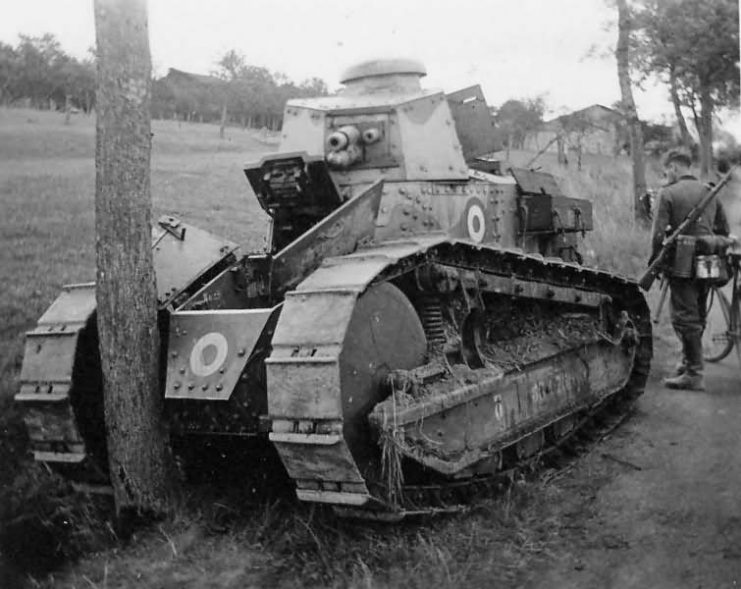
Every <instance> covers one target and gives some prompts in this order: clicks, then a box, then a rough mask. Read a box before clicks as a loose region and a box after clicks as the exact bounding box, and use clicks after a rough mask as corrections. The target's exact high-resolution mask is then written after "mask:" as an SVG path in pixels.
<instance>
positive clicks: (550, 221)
mask: <svg viewBox="0 0 741 589" xmlns="http://www.w3.org/2000/svg"><path fill="white" fill-rule="evenodd" d="M425 74H426V72H425V68H424V66H423V65H422V64H420V63H418V62H416V61H413V60H406V59H396V60H376V61H370V62H364V63H361V64H358V65H356V66H353V67H351V68H349V69H348V70H347V71H346V72H345V73H344V75H343V77H342V80H341V81H342V83H343V84H344V89H343V90H342V91H341V92H340V93H338V94H337V95H335V96H328V97H320V98H309V99H300V100H291V101H289V102H288V103H287V105H286V107H285V112H284V125H283V129H282V140H281V146H280V151H279V153H275V154H269V155H266V156H265V157H263V158H262V159H261V160H260V161H257V162H252V163H249V164H247V165H246V166H245V174H246V179H247V181H248V183H249V185H250V186H251V187H252V191H253V192H254V194H255V196H256V197H257V199H258V201H259V203H260V206H261V207H262V208H263V209H264V210H265V211H266V213H267V214H268V216H269V219H270V222H269V227H268V235H267V241H266V243H267V246H266V248H265V251H262V252H259V253H251V254H242V253H240V251H239V249H238V248H237V246H236V245H235V244H234V243H231V242H229V241H228V240H224V239H221V238H219V237H218V236H214V235H211V234H209V233H207V232H205V231H202V230H199V229H197V228H195V227H192V226H190V225H188V224H187V223H186V222H185V221H184V220H181V219H178V218H175V217H171V216H168V217H163V218H161V219H160V220H159V221H158V223H157V224H156V226H155V227H154V230H153V242H152V243H153V245H152V247H153V250H154V263H155V271H156V277H157V291H158V301H159V306H160V316H161V321H160V324H161V332H162V337H161V341H162V346H163V349H162V350H161V357H162V359H163V360H162V362H163V366H162V370H163V374H166V377H165V378H164V385H163V391H162V394H163V395H164V397H165V407H166V413H167V419H168V421H169V425H170V429H171V434H172V437H173V439H175V440H177V442H178V444H179V446H180V447H185V448H191V449H193V448H195V449H197V448H200V447H202V446H204V445H206V444H208V443H209V442H208V440H210V439H214V438H218V439H220V440H224V439H228V440H242V439H255V440H261V441H263V442H266V443H268V442H269V444H270V446H272V448H274V450H275V451H276V453H277V455H278V456H279V457H280V461H281V463H282V465H283V467H284V468H285V472H286V473H287V475H288V477H289V478H290V480H291V481H292V482H293V484H294V485H295V492H296V495H297V496H298V498H299V499H300V500H302V501H308V502H318V503H325V504H331V505H333V506H334V507H335V508H336V510H337V511H339V512H340V513H342V514H344V515H350V516H364V517H374V518H382V519H383V518H386V519H398V518H401V517H404V516H405V515H409V514H416V513H428V512H432V511H439V510H441V509H442V510H446V509H449V508H452V507H453V506H454V505H457V504H458V503H459V502H460V501H461V496H463V495H465V493H462V494H461V493H460V491H461V490H467V489H473V488H475V486H476V485H479V484H481V483H482V481H487V480H491V479H492V478H493V477H496V476H497V475H499V474H500V473H502V472H505V471H507V470H509V469H511V468H513V467H517V466H518V465H521V464H523V463H525V462H527V461H529V460H531V459H532V458H533V457H534V456H537V455H539V454H540V453H541V452H544V451H546V450H548V449H549V448H552V447H555V446H557V445H559V444H560V443H561V442H562V441H563V440H565V439H566V438H568V437H569V436H570V435H572V434H573V433H574V432H575V431H577V430H578V429H579V427H580V425H581V424H583V423H584V422H585V420H586V419H588V418H589V416H590V415H593V414H594V413H595V412H597V411H601V410H605V408H607V409H606V410H607V411H609V410H610V407H616V406H618V405H619V404H620V403H621V402H623V401H631V400H633V399H635V398H636V397H637V396H638V395H640V394H641V393H642V391H643V388H644V385H645V382H646V379H647V375H648V372H649V367H650V360H651V355H652V348H651V323H650V320H649V313H648V309H647V306H646V302H645V299H644V297H643V295H642V294H641V292H640V291H639V289H638V287H637V285H636V284H635V282H633V281H632V280H628V279H626V278H623V277H620V276H617V275H615V274H611V273H608V272H604V271H600V270H597V269H594V268H589V267H585V266H583V265H582V264H581V263H582V258H581V255H580V252H579V248H580V243H581V240H582V237H583V236H584V234H585V232H586V231H590V230H592V208H591V204H590V202H589V201H588V200H582V199H578V198H571V197H568V196H567V195H564V194H563V192H562V191H561V189H560V188H559V186H558V183H557V182H556V180H555V179H554V178H553V177H552V176H551V175H549V174H546V173H543V172H538V171H533V170H528V169H517V168H513V169H511V170H510V171H509V172H508V173H507V174H506V175H502V174H500V173H498V166H497V162H494V161H492V160H490V159H487V158H486V157H484V156H485V154H486V153H490V152H492V150H493V149H495V148H496V133H495V129H494V126H493V123H492V118H491V114H490V110H489V108H488V107H487V105H486V102H485V100H484V97H483V95H482V93H481V90H480V88H478V87H472V88H467V89H465V90H462V91H460V92H456V93H453V94H450V95H445V94H444V93H443V92H440V91H435V90H428V89H424V88H423V87H422V84H421V78H422V77H423V76H424V75H425ZM97 345H98V343H97V331H96V321H95V289H94V285H92V284H83V285H73V286H69V287H66V288H65V289H64V291H63V292H62V293H61V295H60V296H59V298H58V299H57V300H56V301H54V303H53V304H52V305H51V307H50V308H49V309H48V310H47V311H46V313H45V314H44V315H43V316H42V317H41V319H40V320H39V322H38V326H37V327H36V328H35V329H34V330H33V331H31V332H29V333H28V334H27V339H26V350H25V356H24V360H23V367H22V372H21V387H20V391H19V392H18V394H17V395H16V401H17V402H18V403H19V404H20V405H21V406H23V408H24V415H25V421H26V425H27V427H28V431H29V437H30V440H31V445H32V449H33V452H34V456H35V459H36V460H40V461H44V462H47V463H49V464H51V465H53V466H55V467H56V468H58V469H59V470H61V471H63V472H65V473H67V474H68V475H69V476H71V477H75V478H82V479H87V480H97V481H99V482H103V483H104V482H105V481H106V478H107V467H106V464H107V460H106V455H105V435H104V429H103V418H102V394H101V373H100V362H99V357H98V352H97ZM186 454H187V453H186ZM253 458H254V460H253ZM239 460H240V461H245V460H246V461H247V462H248V463H250V460H253V463H250V464H251V466H250V467H249V468H253V469H260V468H262V466H261V465H262V462H260V460H258V458H257V454H255V455H254V456H253V455H251V454H247V456H246V457H245V456H244V455H241V456H240V458H239ZM228 467H229V466H228V465H226V468H228ZM451 497H452V499H451ZM443 498H447V499H443Z"/></svg>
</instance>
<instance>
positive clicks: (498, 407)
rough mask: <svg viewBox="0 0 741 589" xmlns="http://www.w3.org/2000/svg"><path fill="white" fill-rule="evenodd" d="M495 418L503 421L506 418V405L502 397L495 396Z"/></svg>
mask: <svg viewBox="0 0 741 589" xmlns="http://www.w3.org/2000/svg"><path fill="white" fill-rule="evenodd" d="M494 417H496V418H497V419H499V420H501V419H502V418H503V417H504V404H503V403H502V396H501V395H495V396H494Z"/></svg>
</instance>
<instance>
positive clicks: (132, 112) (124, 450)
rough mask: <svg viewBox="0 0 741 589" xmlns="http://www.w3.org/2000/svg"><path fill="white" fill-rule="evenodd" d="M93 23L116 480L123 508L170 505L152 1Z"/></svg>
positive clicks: (101, 321)
mask: <svg viewBox="0 0 741 589" xmlns="http://www.w3.org/2000/svg"><path fill="white" fill-rule="evenodd" d="M95 29H96V36H97V50H98V74H97V75H98V80H97V82H98V84H97V88H98V89H97V103H96V106H97V125H96V150H95V170H96V178H95V220H96V221H95V230H96V256H97V303H98V330H99V332H100V354H101V360H102V368H103V386H104V400H105V420H106V432H107V442H108V456H109V464H110V473H111V482H112V485H113V490H114V497H115V500H116V508H117V511H118V512H119V514H120V513H121V512H122V511H129V510H136V511H138V512H152V511H153V512H163V511H166V510H167V506H168V498H169V496H170V489H171V486H170V473H171V472H172V471H171V469H170V454H169V444H168V435H167V430H166V428H164V426H163V423H162V420H161V413H162V399H161V396H160V387H159V360H160V358H159V355H160V352H159V349H160V346H159V331H158V328H157V294H156V288H155V278H154V268H153V261H152V248H151V231H152V230H151V206H152V203H151V194H150V153H151V131H150V129H151V121H150V112H149V107H150V94H151V61H150V53H149V39H148V30H147V9H146V2H145V0H95Z"/></svg>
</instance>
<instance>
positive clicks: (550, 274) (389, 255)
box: [268, 237, 652, 520]
mask: <svg viewBox="0 0 741 589" xmlns="http://www.w3.org/2000/svg"><path fill="white" fill-rule="evenodd" d="M441 269H442V271H441ZM446 275H447V276H446ZM446 279H449V280H452V281H457V282H458V285H459V286H462V288H460V289H459V290H460V292H462V293H463V295H462V296H463V299H464V304H465V299H466V298H467V297H476V296H477V294H476V292H477V287H481V288H485V289H488V291H489V292H492V291H493V292H497V293H499V294H501V295H503V296H508V297H511V298H512V299H513V300H521V299H529V300H536V301H543V302H548V303H551V304H553V303H556V304H563V305H564V308H567V307H569V306H570V305H576V306H579V305H584V304H587V305H591V306H592V307H594V308H597V309H602V308H605V309H606V310H607V311H608V312H613V313H618V314H619V313H623V315H624V317H623V320H624V323H627V324H628V325H629V330H630V335H629V339H630V338H632V339H633V344H632V345H633V347H632V350H633V351H632V352H631V353H632V354H633V356H632V358H631V359H630V364H631V366H630V373H629V374H628V375H626V377H625V378H624V380H622V381H620V383H619V386H618V387H617V388H616V390H610V391H609V394H606V396H604V397H603V398H600V399H598V400H596V401H594V402H591V403H590V404H589V405H588V406H581V407H578V408H576V409H574V410H572V411H570V412H565V413H563V414H562V415H560V416H559V418H558V420H556V421H555V422H554V420H550V421H548V422H545V423H542V424H541V425H540V426H538V427H536V428H535V429H531V430H530V431H527V432H524V433H523V432H521V434H522V435H520V436H519V437H517V436H515V437H513V438H512V440H511V443H510V446H511V447H512V448H515V447H517V444H521V443H524V445H525V446H527V443H528V441H527V440H526V438H528V437H531V436H532V437H537V436H542V437H543V438H546V436H545V435H544V434H545V432H546V428H550V429H549V430H548V431H552V429H553V428H554V427H557V428H558V427H561V426H563V428H562V429H563V433H561V434H560V435H559V436H557V437H556V439H550V440H547V441H548V445H542V444H541V445H540V446H539V447H538V448H537V452H535V453H531V454H530V455H527V452H523V453H521V454H526V456H519V455H518V454H520V453H519V450H518V453H515V458H514V459H510V460H507V461H506V463H505V461H503V462H502V463H501V464H499V465H496V466H495V467H494V468H490V469H489V470H491V471H492V472H484V473H482V474H474V475H472V476H469V477H468V478H466V479H465V480H455V479H454V478H449V479H445V478H444V477H434V476H433V477H432V479H433V480H432V481H430V483H427V482H424V483H420V484H414V483H412V484H406V483H405V484H403V485H401V486H400V487H399V488H398V489H397V492H396V493H389V489H388V488H387V489H385V492H379V491H378V489H376V490H375V491H374V490H373V489H371V485H370V484H368V485H367V486H366V484H365V483H367V482H368V481H367V480H364V479H363V478H362V475H361V472H360V471H359V470H358V469H357V466H355V465H353V470H354V473H355V474H354V477H355V479H356V482H355V483H353V484H352V485H347V486H345V485H344V484H343V485H338V486H332V484H331V483H330V484H329V485H326V486H325V485H323V484H322V483H321V482H320V483H319V487H318V488H313V489H312V488H309V489H307V488H304V489H302V481H299V480H297V481H296V482H297V484H298V487H299V490H298V494H299V497H300V498H302V499H306V500H310V501H311V500H313V501H327V502H330V503H334V504H335V506H336V509H337V510H338V512H340V513H341V514H343V515H348V516H355V517H365V518H372V519H390V520H395V519H400V518H402V517H405V516H408V515H419V514H422V513H436V512H440V511H450V510H458V509H460V508H461V504H462V502H461V501H460V500H456V499H455V498H456V497H458V498H459V499H460V498H461V497H464V496H466V495H470V494H471V493H473V492H475V490H476V489H479V488H481V487H482V486H483V487H487V486H489V485H491V484H492V482H494V481H496V480H500V479H501V478H502V476H503V475H504V474H506V473H511V472H512V471H513V470H517V469H519V468H522V467H523V466H524V465H526V464H530V463H531V462H532V460H533V457H534V456H540V455H542V454H543V452H547V451H549V448H557V447H559V446H560V445H561V444H563V443H564V442H565V441H566V440H567V439H569V438H570V437H572V436H573V435H574V434H576V433H578V430H579V429H580V428H582V427H583V426H584V425H585V424H587V423H588V422H589V421H590V420H594V419H608V420H609V419H611V418H612V417H613V416H615V415H617V416H620V415H621V414H622V413H623V412H624V410H625V408H627V407H629V406H630V404H631V403H632V401H633V400H635V399H636V398H637V397H638V396H639V395H640V394H641V393H642V392H643V389H644V387H645V383H646V380H647V378H648V372H649V368H650V360H651V356H652V346H651V337H652V336H651V323H650V317H649V311H648V308H647V306H646V302H645V299H644V297H643V295H642V294H641V293H640V291H639V290H638V287H637V285H636V284H635V283H634V282H633V281H630V280H627V279H625V278H622V277H620V276H616V275H614V274H610V273H608V272H604V271H600V270H595V269H591V268H586V267H583V266H578V265H576V264H572V263H566V262H563V261H562V260H560V259H551V258H549V259H544V258H542V257H541V256H537V255H530V254H525V253H523V252H521V251H519V250H505V249H496V248H492V247H487V246H475V245H472V244H470V243H469V242H460V241H454V240H449V239H447V238H431V237H425V238H419V239H412V240H405V241H399V242H387V243H384V244H382V245H381V246H379V247H375V248H372V249H369V250H363V251H359V252H356V253H355V254H351V255H349V256H343V257H339V258H331V259H328V260H327V261H325V263H324V265H323V266H322V268H320V269H319V270H318V271H317V272H316V273H315V274H314V275H313V276H311V277H310V278H309V279H307V281H305V282H304V283H302V285H300V286H299V287H298V288H297V290H296V291H294V292H292V293H289V295H288V297H287V303H289V304H287V306H286V308H285V309H284V315H286V314H288V315H290V314H291V306H290V299H291V297H300V298H301V300H302V301H303V305H302V308H303V310H304V312H306V310H308V309H311V308H312V304H314V305H317V307H316V308H325V309H326V308H327V306H326V301H327V300H329V299H332V298H337V297H340V296H343V295H344V296H347V294H348V293H353V294H352V296H354V297H355V298H356V299H357V298H358V297H359V296H360V294H361V293H362V292H363V291H365V290H366V289H367V288H370V287H376V286H378V285H381V284H385V283H386V284H388V283H391V284H399V285H402V284H403V283H404V282H406V283H407V287H406V288H403V289H402V290H404V291H405V292H406V293H407V294H409V293H410V287H409V283H410V282H411V281H413V282H414V283H415V284H414V285H413V286H412V287H411V290H412V291H414V292H416V294H418V295H419V301H418V305H417V313H418V315H419V317H420V320H421V323H422V325H423V327H424V329H425V334H426V335H427V339H428V344H429V350H428V358H430V357H431V358H433V359H435V358H437V359H438V360H441V363H442V364H443V365H444V364H445V359H446V355H447V354H449V353H450V350H446V349H445V347H446V345H445V343H444V340H445V338H444V337H442V332H443V331H444V325H443V323H444V322H443V321H441V318H442V313H441V309H440V308H439V307H437V306H436V305H435V302H434V295H435V292H436V289H439V284H440V283H441V281H442V282H445V280H446ZM435 283H436V284H437V286H436V284H435ZM466 293H469V294H466ZM312 300H313V301H314V303H312ZM322 301H324V302H322ZM469 302H472V301H469ZM473 306H475V305H473ZM333 319H335V320H336V319H337V317H334V318H333ZM312 320H313V321H314V322H315V323H314V325H313V327H312V329H314V330H319V331H321V330H322V321H324V320H325V319H323V318H322V316H321V315H318V316H317V315H313V316H312ZM316 321H319V324H316ZM340 322H341V320H340ZM463 331H464V333H461V334H460V337H461V339H463V340H465V339H466V337H467V336H466V333H465V329H464V330H463ZM604 335H605V337H606V338H607V339H610V336H609V335H607V334H604ZM468 337H469V339H470V337H471V336H468ZM448 339H449V338H448ZM474 339H475V334H474ZM278 340H279V341H277V347H278V348H279V349H280V348H281V347H284V348H291V347H293V349H294V350H299V351H300V350H302V349H303V348H304V347H305V343H306V342H305V341H300V338H299V339H297V340H296V341H293V342H292V341H290V337H288V336H286V334H285V333H284V334H283V336H282V337H279V338H278ZM281 340H282V341H281ZM613 343H615V342H613ZM460 348H461V349H462V350H465V349H466V348H469V350H470V349H471V348H473V349H474V350H475V353H474V354H473V357H469V358H463V360H464V362H465V364H468V366H469V367H471V368H479V367H484V366H485V365H487V363H488V362H489V360H490V359H489V360H486V359H482V358H478V359H477V358H476V356H477V353H478V351H477V350H476V344H475V343H474V345H473V346H471V345H469V346H465V345H462V346H460ZM551 352H553V351H551ZM299 353H301V352H299ZM556 355H557V353H556V352H553V353H552V355H551V357H548V354H546V356H544V357H543V358H541V360H542V361H543V362H546V363H547V362H548V361H549V360H551V359H552V358H553V357H555V356H556ZM271 360H272V359H271ZM271 360H269V361H268V367H269V373H270V361H271ZM273 361H274V362H275V361H276V360H273ZM277 362H278V363H280V362H281V360H280V359H278V360H277ZM438 363H440V362H438ZM319 364H324V365H325V366H326V365H328V364H331V362H329V361H328V359H327V358H325V357H323V356H322V354H321V353H320V354H319V355H318V356H317V357H316V359H315V361H312V360H311V359H309V358H304V359H303V365H302V366H303V367H305V368H308V367H309V366H310V365H311V366H312V367H313V368H318V367H319ZM434 364H435V362H431V363H429V362H428V366H432V368H431V370H432V371H433V372H434V370H435V368H434ZM526 364H527V363H526ZM276 368H278V367H276ZM294 368H295V370H294V371H293V372H292V373H291V376H290V378H292V379H296V378H300V376H297V375H300V374H301V370H302V368H301V367H299V366H298V365H296V366H294ZM521 369H522V366H520V367H518V366H512V367H510V371H509V372H512V371H517V370H521ZM419 370H422V371H424V370H425V367H422V368H420V369H419ZM310 372H311V368H310V369H309V371H307V372H306V374H307V375H308V374H309V373H310ZM402 372H403V371H402ZM505 372H506V371H505ZM281 378H282V373H281V371H280V370H273V371H272V374H270V378H269V382H270V383H271V384H270V385H269V392H268V395H269V397H270V395H271V387H272V390H285V389H284V387H283V385H282V383H281ZM312 378H314V377H313V376H312ZM305 382H306V383H310V382H311V378H308V377H307V379H306V381H305ZM313 382H321V379H320V380H316V379H315V378H314V381H313ZM310 387H311V385H310V384H309V388H310ZM390 388H393V387H390ZM305 390H306V389H305V388H304V391H305ZM307 394H309V395H311V393H310V392H308V393H307ZM339 394H340V395H341V392H340V393H339ZM269 404H270V402H269ZM366 417H367V416H366ZM574 422H575V423H576V425H574ZM274 423H275V422H274ZM282 425H283V426H284V427H285V424H282ZM304 427H306V425H305V426H304ZM308 427H309V428H311V427H317V426H316V424H315V425H314V426H312V425H311V423H309V424H308ZM337 427H339V425H338V426H337ZM312 431H318V430H312ZM339 431H340V430H339V429H337V431H336V432H335V435H336V434H339ZM289 436H294V438H295V437H296V436H297V434H289ZM271 437H272V434H271ZM278 437H279V438H280V435H279V436H278ZM319 438H320V436H318V437H316V438H315V440H314V441H315V442H316V443H317V444H325V445H324V446H323V447H322V452H325V453H326V452H327V448H328V447H329V446H327V445H326V444H328V443H329V442H327V441H325V440H321V439H319ZM550 438H553V436H552V435H551V436H550ZM282 439H283V440H284V441H285V440H287V438H282ZM546 439H547V438H546ZM523 440H524V442H523ZM300 443H301V444H302V445H301V447H300V448H299V446H295V447H291V448H289V450H290V451H294V449H295V451H296V454H295V457H294V459H295V460H298V459H302V460H304V463H311V462H312V460H313V459H312V458H311V452H312V449H311V444H310V443H308V444H307V443H306V440H303V441H301V442H300ZM279 446H280V444H279ZM283 447H284V449H285V448H288V445H287V444H284V445H283ZM350 450H351V448H350V447H344V448H343V450H342V457H341V459H339V458H338V461H339V462H343V461H344V462H347V461H348V460H349V458H350V454H351V452H350ZM504 450H508V448H504ZM279 453H281V450H280V447H279ZM354 453H355V451H354V450H353V454H354ZM281 454H282V456H284V453H281ZM338 456H339V455H338ZM289 462H290V461H289ZM380 462H381V463H384V464H379V461H376V462H375V463H373V464H372V465H371V466H369V467H368V468H366V469H365V470H364V469H363V468H362V467H361V470H363V473H367V472H368V471H369V470H373V469H376V477H377V476H378V469H379V468H383V467H385V466H387V465H386V464H385V461H384V460H380ZM284 463H286V466H287V468H288V470H289V474H290V475H291V476H292V478H294V480H296V477H295V476H294V474H293V473H292V472H291V470H292V469H291V465H290V463H287V462H286V460H285V459H284ZM311 474H312V473H311V472H307V471H304V476H307V477H308V476H311ZM385 474H387V473H385ZM428 474H429V473H428ZM435 479H437V480H435ZM422 480H424V479H422ZM327 487H329V490H330V493H328V494H326V493H325V492H326V491H327ZM339 487H341V488H339ZM353 494H355V495H356V496H357V497H356V498H353V497H352V495H353ZM369 494H372V495H373V498H372V500H371V501H367V499H368V495H369ZM362 495H365V496H366V500H361V496H362ZM322 497H324V498H322ZM379 497H383V499H379ZM451 498H452V499H451ZM384 499H385V500H384ZM354 501H357V503H355V504H353V502H354ZM338 504H339V505H338ZM360 506H362V507H360ZM369 508H370V509H369Z"/></svg>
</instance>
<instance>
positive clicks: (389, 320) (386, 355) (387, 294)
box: [340, 283, 427, 460]
mask: <svg viewBox="0 0 741 589" xmlns="http://www.w3.org/2000/svg"><path fill="white" fill-rule="evenodd" d="M426 351H427V340H426V337H425V332H424V329H423V327H422V322H421V321H420V318H419V316H418V315H417V312H416V311H415V309H414V307H413V306H412V304H411V302H410V301H409V299H408V298H407V297H406V295H404V293H403V292H402V291H401V290H399V289H398V288H397V287H396V286H394V285H392V284H388V283H382V284H378V285H374V286H371V287H370V288H369V289H368V290H366V291H365V293H363V294H362V295H361V296H360V297H359V298H358V301H357V304H356V306H355V309H354V310H353V314H352V317H351V319H350V323H349V325H348V329H347V333H346V335H345V341H344V343H343V346H342V354H341V356H340V383H341V387H342V411H343V419H344V422H345V425H344V430H345V439H346V440H347V442H348V444H349V446H350V449H351V450H352V452H353V454H354V455H355V458H356V460H359V459H360V456H361V455H365V454H367V452H368V450H369V449H371V448H373V449H375V448H377V446H376V444H375V442H373V441H372V440H371V438H370V428H369V427H368V423H367V420H366V416H367V415H368V413H370V411H371V410H372V409H373V407H374V406H375V405H376V404H377V403H379V402H381V401H383V400H384V399H385V398H386V397H387V396H388V393H389V391H388V389H387V387H385V386H384V382H385V380H386V376H387V375H388V374H389V372H391V371H392V370H410V369H412V368H415V367H417V366H420V365H421V364H423V363H424V361H425V354H426Z"/></svg>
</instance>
